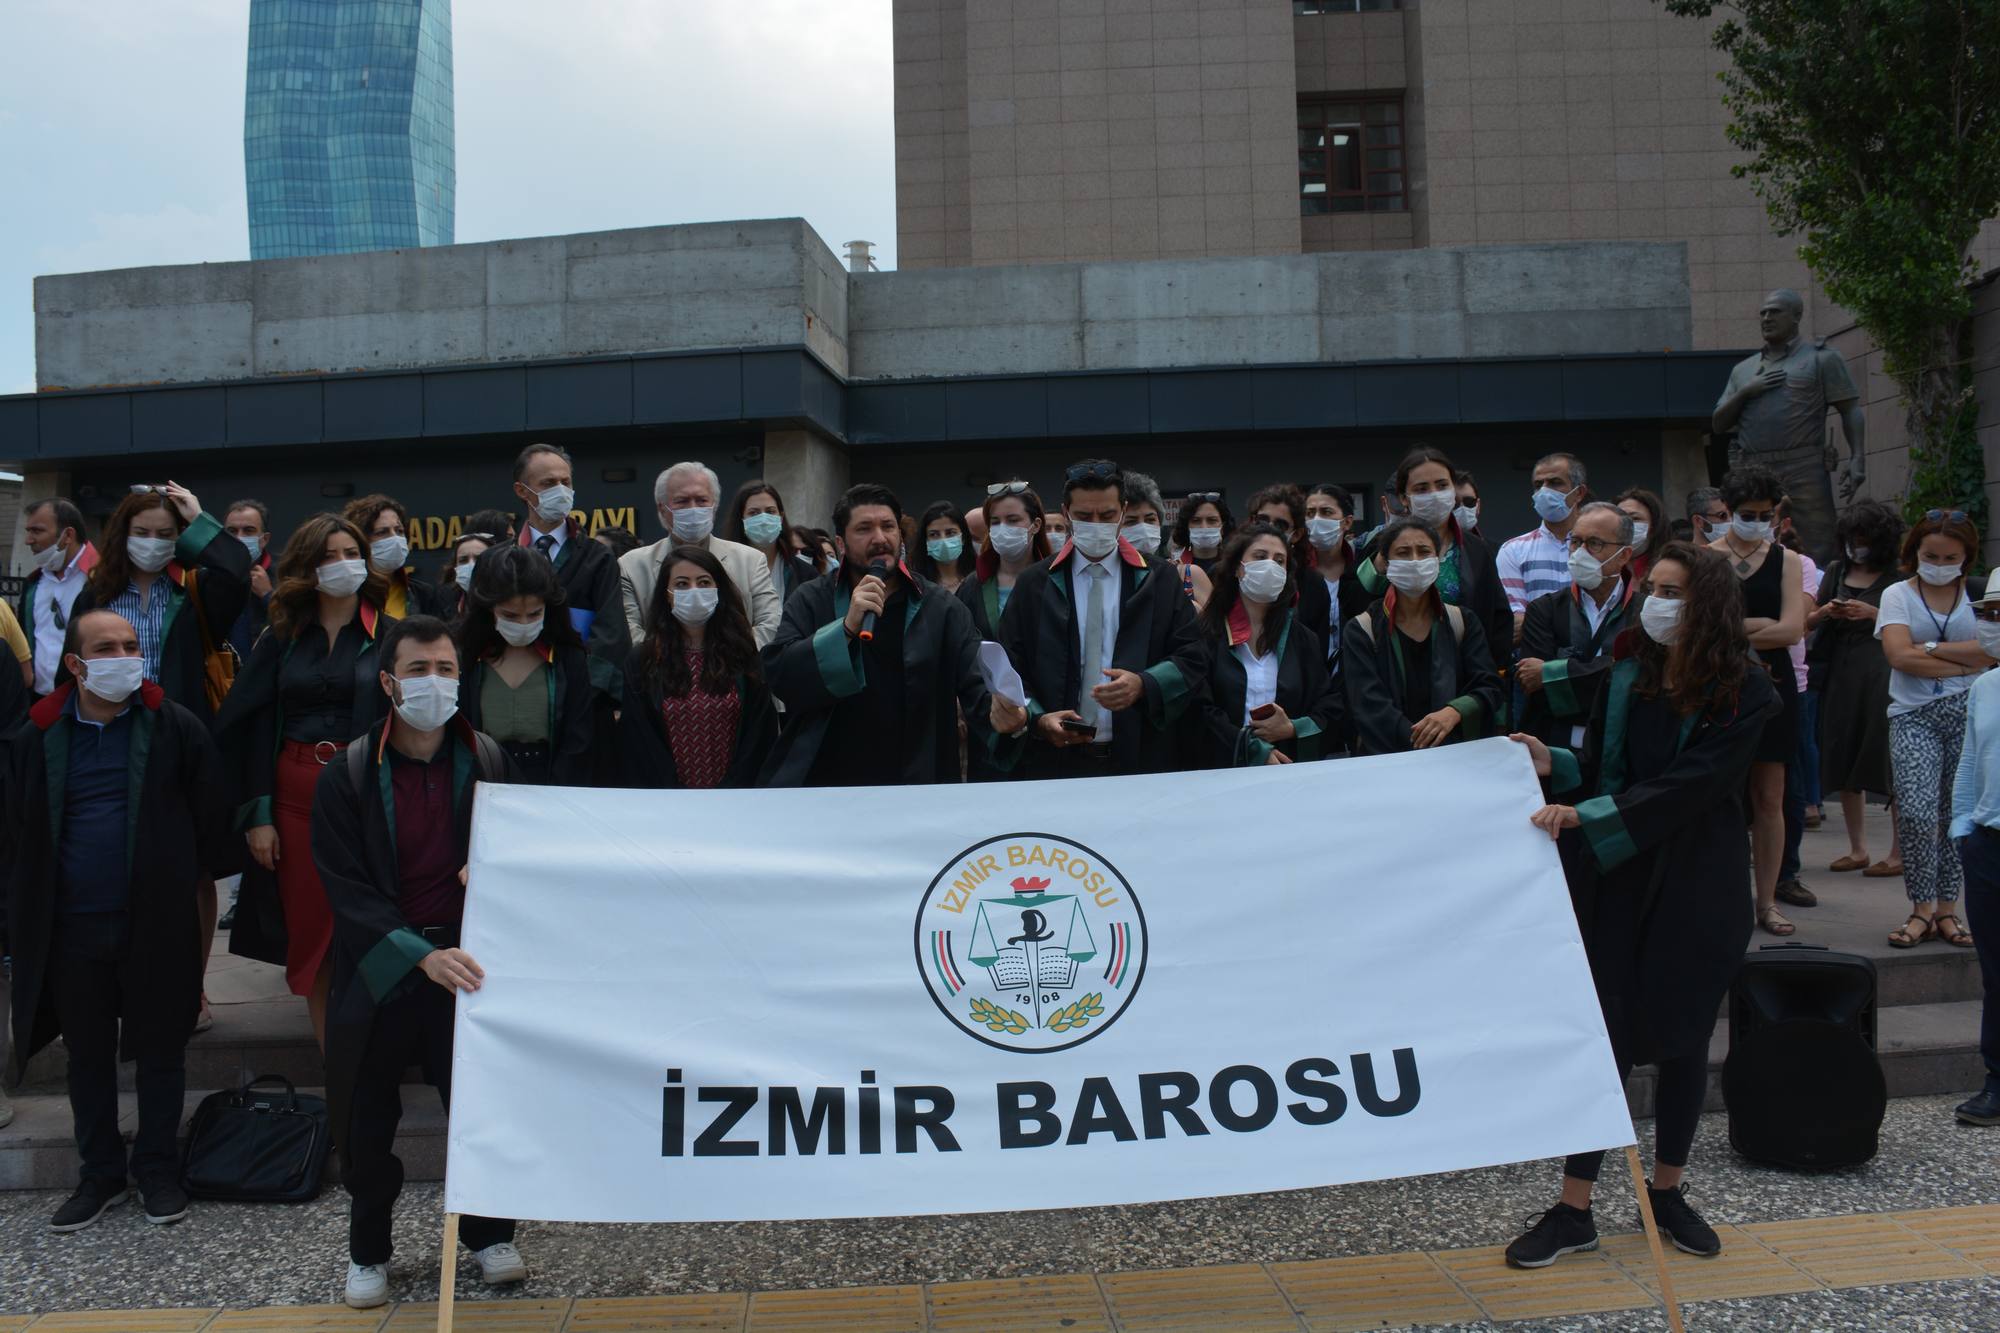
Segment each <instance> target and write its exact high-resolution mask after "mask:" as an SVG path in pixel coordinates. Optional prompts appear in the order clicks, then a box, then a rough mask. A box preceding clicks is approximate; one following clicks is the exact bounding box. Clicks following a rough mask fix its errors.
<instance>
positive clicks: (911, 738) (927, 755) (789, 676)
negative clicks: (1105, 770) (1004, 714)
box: [761, 565, 1018, 787]
mask: <svg viewBox="0 0 2000 1333" xmlns="http://www.w3.org/2000/svg"><path fill="white" fill-rule="evenodd" d="M899 572H900V576H901V578H902V580H903V595H902V599H901V601H900V602H898V603H897V604H895V605H893V606H891V607H890V608H889V609H890V611H891V613H894V612H895V611H897V610H898V609H900V610H901V611H902V612H903V614H904V615H905V617H906V621H905V625H904V630H903V754H902V756H901V774H902V781H903V782H904V783H925V782H957V781H959V780H960V774H959V763H958V718H959V711H960V709H963V710H964V714H965V724H966V728H967V731H968V743H969V744H971V745H975V746H981V745H984V746H989V747H998V748H1001V749H1004V748H1005V746H1006V742H1004V741H996V739H995V738H994V736H993V731H992V727H991V724H990V722H989V721H988V717H987V714H988V710H989V707H990V700H989V697H988V695H987V693H986V685H985V683H984V682H983V681H982V680H981V679H980V675H979V633H978V631H977V630H975V629H974V628H973V627H972V617H971V615H970V614H969V613H968V612H967V611H966V609H965V607H964V606H963V605H962V604H961V603H960V602H959V601H958V599H957V598H955V597H954V596H952V594H950V593H948V592H946V591H945V590H944V589H943V588H941V587H939V586H938V585H937V584H935V583H929V582H926V581H925V580H923V579H921V578H919V577H918V576H917V575H915V574H912V573H911V572H910V571H909V569H908V568H907V567H903V568H901V569H900V571H899ZM845 573H846V567H845V566H844V565H843V566H840V567H837V568H836V569H834V571H833V572H832V573H829V574H824V575H822V576H820V577H819V578H817V579H814V580H813V581H812V582H811V583H808V584H806V585H805V586H804V587H802V588H800V589H799V590H798V591H797V592H795V593H793V594H792V595H791V597H790V598H789V599H787V601H786V602H785V609H784V615H783V617H782V618H781V619H780V621H779V623H778V633H777V635H776V637H774V638H773V639H772V640H771V642H770V643H769V644H767V645H765V647H764V652H763V659H764V679H765V681H766V682H768V683H769V685H770V689H771V693H772V694H773V695H775V696H776V697H777V698H778V699H779V700H780V701H781V702H782V703H783V704H784V705H785V729H784V732H783V733H782V734H781V735H780V736H779V737H778V742H777V744H776V745H775V746H774V747H773V748H772V751H771V757H770V760H769V761H768V762H767V763H766V764H765V766H764V773H763V776H762V778H761V785H763V786H766V787H802V786H805V785H806V783H807V782H808V781H809V780H810V779H811V777H812V773H813V765H814V763H815V762H816V761H817V760H818V758H819V751H820V746H821V744H822V743H823V742H824V741H825V739H826V734H827V729H828V725H829V723H830V721H831V719H832V715H833V713H834V710H836V709H839V708H842V707H847V706H850V705H849V703H848V701H849V700H852V699H855V697H856V696H858V695H859V694H860V693H861V692H862V691H863V690H865V689H867V688H868V681H867V678H866V672H865V671H864V669H863V663H862V659H861V652H860V648H859V645H857V644H856V643H855V642H854V641H853V640H852V639H850V638H849V637H848V635H847V631H846V629H845V627H844V625H843V623H842V622H843V621H844V619H845V618H846V615H847V608H848V605H849V603H850V602H851V600H852V592H851V590H850V588H849V586H848V582H847V579H846V577H845ZM1016 591H1017V593H1018V588H1017V590H1016Z"/></svg>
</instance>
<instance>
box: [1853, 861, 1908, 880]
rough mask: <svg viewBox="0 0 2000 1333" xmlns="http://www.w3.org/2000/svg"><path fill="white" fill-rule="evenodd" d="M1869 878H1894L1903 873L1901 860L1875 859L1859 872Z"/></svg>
mask: <svg viewBox="0 0 2000 1333" xmlns="http://www.w3.org/2000/svg"><path fill="white" fill-rule="evenodd" d="M1861 873H1862V874H1864V875H1866V876H1867V877H1868V878H1870V879H1895V878H1896V877H1897V876H1899V875H1901V874H1902V873H1903V863H1902V862H1901V861H1877V862H1876V863H1875V864H1874V865H1872V866H1869V867H1868V868H1867V869H1866V870H1864V871H1862V872H1861Z"/></svg>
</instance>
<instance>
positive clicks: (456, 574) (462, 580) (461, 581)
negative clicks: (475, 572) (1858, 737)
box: [451, 560, 472, 592]
mask: <svg viewBox="0 0 2000 1333" xmlns="http://www.w3.org/2000/svg"><path fill="white" fill-rule="evenodd" d="M451 577H452V580H453V581H454V582H456V583H457V584H458V586H459V587H460V588H462V589H464V590H465V591H466V592H471V591H472V562H471V561H470V560H468V561H466V562H465V563H464V564H462V565H460V566H459V567H458V568H457V569H454V570H452V571H451Z"/></svg>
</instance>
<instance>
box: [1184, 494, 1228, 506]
mask: <svg viewBox="0 0 2000 1333" xmlns="http://www.w3.org/2000/svg"><path fill="white" fill-rule="evenodd" d="M1187 503H1189V504H1191V505H1219V504H1221V503H1222V492H1221V491H1195V492H1192V493H1191V494H1190V495H1189V496H1188V498H1187Z"/></svg>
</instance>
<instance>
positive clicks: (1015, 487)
mask: <svg viewBox="0 0 2000 1333" xmlns="http://www.w3.org/2000/svg"><path fill="white" fill-rule="evenodd" d="M1027 489H1028V483H1027V482H1025V481H996V482H994V483H993V484H992V485H991V486H988V487H987V488H986V493H987V494H988V495H1019V494H1020V493H1021V492H1022V491H1025V490H1027Z"/></svg>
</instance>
